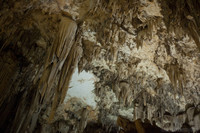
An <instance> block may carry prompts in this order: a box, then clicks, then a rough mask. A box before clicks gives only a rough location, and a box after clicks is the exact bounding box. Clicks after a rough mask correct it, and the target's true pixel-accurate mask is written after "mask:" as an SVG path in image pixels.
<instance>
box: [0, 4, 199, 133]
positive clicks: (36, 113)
mask: <svg viewBox="0 0 200 133" xmlns="http://www.w3.org/2000/svg"><path fill="white" fill-rule="evenodd" d="M68 2H69V3H68V4H67V5H65V4H66V3H65V2H64V1H62V0H58V1H48V2H44V1H40V0H36V1H34V2H31V3H28V2H27V1H26V2H25V1H24V0H20V1H18V2H16V1H14V0H12V1H10V2H6V1H0V5H2V6H1V7H0V17H1V20H0V118H1V119H2V120H1V122H0V128H1V129H0V132H1V131H2V132H25V131H28V132H34V131H35V130H36V129H35V127H37V125H38V119H39V118H41V116H42V115H43V113H47V114H46V115H47V116H48V117H47V119H45V120H47V121H48V122H49V123H53V124H52V125H53V126H55V125H56V124H55V123H56V122H58V123H59V121H56V122H55V121H54V116H55V114H56V110H57V108H58V106H59V105H60V104H61V103H62V102H63V101H64V98H65V95H66V93H67V90H68V87H69V81H70V79H71V76H72V74H73V72H74V69H75V68H76V66H77V64H79V71H82V70H83V69H88V70H91V71H93V73H94V74H95V75H96V76H97V77H99V78H100V81H99V82H98V83H95V87H96V88H95V94H96V95H97V96H98V97H99V98H100V102H99V103H98V106H99V108H100V113H99V119H100V120H99V121H100V123H101V124H102V125H101V124H98V125H97V126H99V127H101V126H105V125H106V124H108V125H109V122H110V121H109V120H107V116H108V115H110V114H112V115H115V116H118V115H119V111H118V110H119V109H124V108H126V107H133V108H134V112H132V114H133V115H134V119H138V118H141V119H145V118H148V119H151V118H155V117H156V116H159V118H160V117H161V118H162V117H164V116H166V119H167V118H170V119H169V120H170V121H173V120H175V121H176V122H175V124H177V123H178V122H177V121H178V120H180V121H181V122H182V123H181V122H180V121H179V123H181V124H183V122H188V123H189V122H190V126H193V127H195V128H196V129H199V128H200V127H199V126H198V125H197V124H196V123H198V122H199V107H198V108H197V106H196V105H195V109H188V110H191V111H188V110H187V111H188V112H190V113H188V114H187V113H185V112H184V114H187V118H188V120H187V119H186V117H185V116H182V115H177V113H179V111H180V109H179V106H178V105H177V103H178V102H177V101H178V100H177V101H176V97H174V99H173V98H172V97H170V96H169V95H168V94H167V93H168V92H170V93H172V92H173V91H172V89H171V86H170V84H167V83H166V84H165V81H164V79H162V78H163V77H162V78H158V77H156V78H155V77H154V78H153V77H151V76H152V75H151V76H149V75H148V74H147V73H145V72H136V69H137V65H138V64H139V63H140V62H142V61H143V63H144V62H145V61H144V60H148V58H147V59H144V57H142V58H141V59H140V56H141V55H137V57H129V56H130V55H131V52H132V51H131V52H130V55H128V56H127V55H125V53H123V52H124V51H123V50H121V51H120V48H119V47H122V46H123V45H127V47H128V48H130V49H134V48H137V49H140V48H141V49H142V47H143V46H144V42H147V41H151V40H152V39H153V38H154V36H155V35H156V32H158V33H159V34H162V35H160V36H159V37H160V38H161V39H160V40H162V37H163V38H164V37H166V36H167V37H169V36H173V33H175V36H176V37H174V38H175V39H177V38H178V39H180V40H181V38H183V37H185V36H186V34H187V35H189V37H190V38H192V39H193V40H194V42H195V43H196V45H197V47H198V49H199V50H200V41H199V36H200V30H199V26H200V20H199V15H200V9H199V6H200V2H199V1H198V0H176V1H172V0H162V1H161V0H160V1H159V3H160V4H161V9H162V10H161V14H162V16H161V15H158V14H156V15H155V16H154V15H152V16H148V15H145V14H142V12H143V11H142V9H140V8H141V7H145V6H146V5H145V4H144V3H143V2H142V1H140V0H134V1H130V0H109V1H107V0H96V1H95V2H91V1H88V0H86V1H84V2H83V1H78V2H77V1H68ZM76 2H77V3H78V4H77V3H76ZM81 2H83V4H82V3H81ZM147 2H148V4H156V3H157V1H156V0H153V1H152V0H149V1H147ZM80 3H81V4H80ZM40 4H41V6H40ZM42 4H43V5H42ZM73 4H74V5H76V6H78V5H79V6H80V7H81V8H80V11H78V13H77V12H75V11H76V10H79V7H76V8H75V11H74V10H70V11H74V12H75V13H74V14H73V13H71V12H67V11H68V10H67V9H68V8H69V9H71V7H70V6H72V7H73ZM55 5H56V6H55ZM86 5H87V6H86ZM88 5H90V6H88ZM50 6H52V8H50ZM84 6H85V7H84ZM44 7H46V8H44ZM93 7H94V8H93ZM34 8H35V9H34ZM86 8H88V9H86ZM80 12H81V13H80ZM87 12H88V14H87ZM77 14H81V15H80V16H78V15H77ZM162 22H164V23H165V26H166V28H167V32H166V31H164V30H165V26H163V23H162ZM47 25H48V26H47ZM87 28H88V29H89V30H90V31H91V32H95V33H96V34H95V39H96V40H95V39H94V40H93V41H91V40H89V39H91V38H89V37H88V36H86V35H84V32H88V29H87ZM158 28H159V30H160V31H158ZM84 30H85V31H84ZM169 34H170V35H169ZM127 35H128V36H129V37H130V36H131V37H130V38H128V37H127ZM174 38H173V39H174ZM128 39H129V40H128ZM168 39H169V38H168ZM163 40H164V39H163ZM95 41H96V42H95ZM128 41H130V42H128ZM131 41H132V42H131ZM97 43H99V44H98V45H97ZM131 43H132V44H131ZM131 45H132V46H131ZM170 45H171V44H165V46H166V47H167V48H166V50H167V56H168V55H169V56H172V55H170V54H171V53H170ZM137 52H138V51H137ZM137 52H136V54H137ZM143 54H145V53H143ZM195 58H196V57H195ZM98 59H105V60H106V63H107V64H106V65H108V67H107V68H106V69H107V70H105V68H101V67H97V66H95V65H94V64H95V63H93V60H98ZM155 59H156V58H155ZM79 60H80V61H79ZM177 60H178V59H177ZM179 61H180V60H179ZM197 61H199V60H197ZM149 62H150V61H149ZM166 62H167V61H166ZM166 62H164V63H163V62H162V63H163V64H165V63H166ZM90 63H93V65H91V64H90ZM179 63H180V62H179ZM179 63H177V62H175V63H174V62H167V63H166V64H167V65H165V66H166V67H165V66H162V65H163V64H161V66H159V67H160V68H159V70H160V69H161V70H162V69H163V70H166V72H167V74H168V77H169V79H170V82H171V84H172V85H173V88H174V89H175V90H176V91H180V92H181V93H182V94H183V92H184V87H185V86H186V85H185V83H186V79H185V76H186V74H185V73H184V72H185V70H184V69H183V68H182V65H181V63H180V64H179ZM102 64H103V62H102ZM151 64H152V62H151ZM103 65H104V64H103ZM103 65H102V66H103ZM156 65H157V64H156ZM87 67H88V68H87ZM140 67H141V66H140ZM95 69H96V70H95ZM159 82H161V83H159ZM162 96H163V97H162ZM113 99H114V101H115V102H113V103H112V100H113ZM116 99H117V100H116ZM163 99H164V100H163ZM197 102H198V101H197ZM152 105H155V108H154V107H153V106H152ZM161 105H162V106H161ZM47 107H50V108H51V109H50V111H49V112H48V111H46V110H47ZM153 109H154V110H153ZM165 109H166V110H168V111H169V112H170V113H169V114H170V115H168V116H167V115H165V111H164V110H165ZM112 110H113V111H112ZM196 110H197V111H196ZM191 112H192V113H191ZM194 112H195V113H194ZM156 113H158V114H156ZM171 114H172V115H173V116H174V117H172V115H171ZM190 114H193V115H192V116H189V115H190ZM87 115H88V112H87V110H84V109H83V110H82V115H81V117H82V118H81V119H79V120H80V121H79V122H77V123H78V126H75V127H76V128H77V129H70V130H78V131H77V132H82V131H83V130H84V129H85V127H86V130H90V128H89V127H87V126H86V125H87ZM179 118H180V119H179ZM41 119H42V118H41ZM158 121H159V120H158ZM45 122H46V121H45ZM45 122H44V123H45ZM65 122H66V121H64V122H61V123H62V124H63V123H64V124H65ZM77 123H76V124H77ZM117 123H118V126H120V127H121V128H122V130H121V132H131V131H138V132H145V128H143V127H142V125H143V124H142V123H141V121H140V120H139V121H138V120H137V121H135V123H134V124H133V123H132V122H130V121H129V120H126V119H124V118H121V117H119V118H118V120H117ZM54 124H55V125H54ZM106 126H107V125H106ZM106 126H105V128H106V129H105V130H106V131H107V130H110V129H111V128H110V127H112V126H113V125H111V126H110V127H108V126H107V127H106ZM179 126H182V125H180V124H179ZM160 127H162V123H161V124H160ZM109 128H110V129H109ZM147 128H149V127H147ZM163 128H168V127H164V126H163ZM169 129H170V130H171V129H175V128H174V127H173V126H171V127H170V128H169ZM37 130H39V129H37ZM86 130H85V132H86ZM99 130H101V129H99ZM159 130H160V129H159ZM55 131H56V130H55ZM38 132H40V131H38Z"/></svg>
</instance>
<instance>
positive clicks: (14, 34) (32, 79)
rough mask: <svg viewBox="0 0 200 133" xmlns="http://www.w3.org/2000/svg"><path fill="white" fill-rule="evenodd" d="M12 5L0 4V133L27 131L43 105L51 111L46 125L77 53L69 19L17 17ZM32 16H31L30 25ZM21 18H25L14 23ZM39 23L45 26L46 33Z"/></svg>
mask: <svg viewBox="0 0 200 133" xmlns="http://www.w3.org/2000/svg"><path fill="white" fill-rule="evenodd" d="M20 2H23V1H20ZM20 2H19V3H20ZM30 4H33V3H30ZM33 5H34V4H33ZM33 5H32V6H33ZM7 6H8V7H9V8H11V11H10V12H9V13H10V14H9V15H7V16H3V15H5V14H6V13H7V12H8V11H7V12H6V11H5V9H6V8H8V7H7ZM15 6H18V5H17V4H16V3H15V2H13V3H10V5H9V4H8V5H7V3H2V7H1V8H2V9H1V13H2V14H1V15H2V19H1V21H0V23H1V31H0V34H1V38H0V41H1V45H0V55H1V58H0V79H1V81H0V92H1V94H0V95H1V98H0V107H1V110H0V112H1V118H2V122H1V125H0V127H1V132H25V131H29V132H33V131H34V130H35V127H36V125H37V123H38V118H39V116H40V114H41V110H43V109H45V108H46V107H47V106H51V107H52V109H51V112H50V114H49V118H48V121H49V122H52V119H53V117H54V114H55V110H56V109H57V107H58V105H59V104H60V103H62V102H63V100H64V98H65V94H66V92H67V89H68V86H69V81H70V79H71V76H72V74H73V72H74V70H75V68H76V65H77V63H78V61H79V59H80V57H81V56H82V48H81V47H80V46H79V44H78V43H77V42H76V40H75V36H76V33H77V24H76V22H75V21H73V20H72V19H70V18H68V17H63V16H61V15H60V14H59V13H58V14H51V15H48V14H45V13H41V12H40V11H38V10H37V9H32V10H28V12H29V13H30V14H26V13H25V14H23V15H21V16H20V14H19V13H20V11H21V10H15ZM18 8H20V7H18ZM21 8H24V7H21ZM14 14H17V16H15V17H16V18H14V17H13V15H14ZM32 15H33V16H34V15H36V16H35V17H36V20H35V19H34V18H31V17H32ZM21 17H25V19H23V21H22V22H21V23H20V21H21ZM37 17H38V18H37ZM37 19H39V20H37ZM41 20H42V22H41V23H40V22H39V21H41ZM47 20H50V21H49V22H48V21H47ZM52 20H53V21H52ZM37 21H38V22H39V23H40V24H37ZM53 23H54V24H53ZM43 24H44V25H45V24H46V25H49V29H50V30H51V31H50V32H49V33H47V32H48V31H47V30H49V29H48V28H47V27H44V25H43ZM11 26H12V28H11ZM55 27H57V29H55ZM39 28H41V29H39ZM55 32H57V34H54V33H55ZM50 41H51V42H50ZM48 42H49V43H48ZM51 101H52V102H51ZM10 103H11V104H10ZM8 127H9V128H8Z"/></svg>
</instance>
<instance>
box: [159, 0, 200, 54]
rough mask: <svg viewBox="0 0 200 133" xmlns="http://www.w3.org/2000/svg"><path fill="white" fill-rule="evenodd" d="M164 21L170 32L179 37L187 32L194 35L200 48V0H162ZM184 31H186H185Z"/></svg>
mask: <svg viewBox="0 0 200 133" xmlns="http://www.w3.org/2000/svg"><path fill="white" fill-rule="evenodd" d="M160 3H161V7H162V14H163V16H164V19H163V20H164V22H165V24H166V27H167V28H168V31H169V32H174V33H175V34H176V35H177V37H182V36H183V35H184V33H187V34H188V35H189V36H190V37H192V38H193V39H194V41H195V43H196V45H197V47H198V49H199V50H200V40H199V37H200V30H199V26H200V18H199V15H200V9H199V6H200V1H198V0H176V1H171V0H165V1H162V0H161V1H160ZM183 31H184V32H183Z"/></svg>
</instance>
